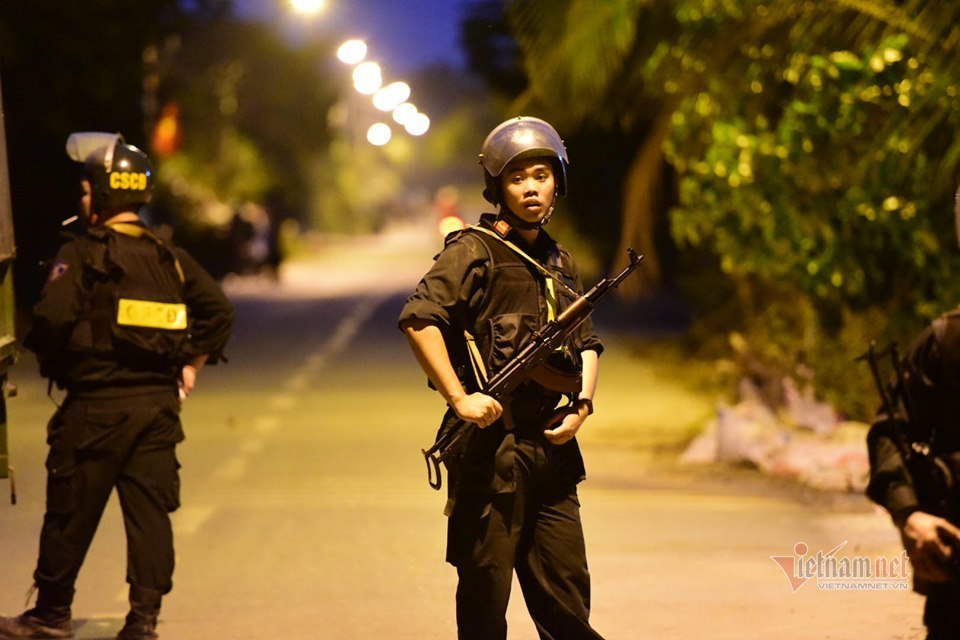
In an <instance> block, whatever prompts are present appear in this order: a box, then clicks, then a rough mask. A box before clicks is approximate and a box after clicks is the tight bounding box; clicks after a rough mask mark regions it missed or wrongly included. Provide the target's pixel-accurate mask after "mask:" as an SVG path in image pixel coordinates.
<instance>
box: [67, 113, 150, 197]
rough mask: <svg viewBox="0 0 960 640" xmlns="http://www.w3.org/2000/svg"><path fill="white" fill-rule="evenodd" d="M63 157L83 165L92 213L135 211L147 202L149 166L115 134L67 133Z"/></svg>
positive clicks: (131, 146)
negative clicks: (118, 210)
mask: <svg viewBox="0 0 960 640" xmlns="http://www.w3.org/2000/svg"><path fill="white" fill-rule="evenodd" d="M67 155H68V156H70V159H71V160H73V161H74V162H82V163H83V172H84V177H85V178H86V179H87V180H89V181H90V191H91V198H92V204H93V209H94V210H95V211H103V210H104V209H113V210H116V209H124V208H136V207H138V206H140V205H144V204H146V203H147V202H149V201H150V198H151V196H152V195H153V187H154V181H155V174H154V169H153V163H152V162H150V158H149V157H147V154H145V153H144V152H143V151H141V150H140V149H138V148H137V147H135V146H133V145H130V144H126V143H125V142H124V140H123V136H122V135H120V134H119V133H103V132H99V131H84V132H80V133H74V134H71V135H70V137H69V138H68V139H67Z"/></svg>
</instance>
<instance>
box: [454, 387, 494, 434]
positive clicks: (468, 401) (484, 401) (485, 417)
mask: <svg viewBox="0 0 960 640" xmlns="http://www.w3.org/2000/svg"><path fill="white" fill-rule="evenodd" d="M450 406H451V407H452V408H453V410H454V411H455V412H456V414H457V417H459V418H460V419H461V420H463V421H465V422H473V423H474V424H476V425H477V426H478V427H480V428H481V429H483V428H484V427H489V426H490V425H491V424H493V423H494V422H496V421H497V420H498V419H499V418H500V416H501V415H502V414H503V407H502V406H501V405H500V403H499V402H497V401H496V400H495V399H494V398H492V397H491V396H488V395H486V394H483V393H471V394H468V395H464V396H460V397H459V398H457V399H456V400H452V401H451V403H450Z"/></svg>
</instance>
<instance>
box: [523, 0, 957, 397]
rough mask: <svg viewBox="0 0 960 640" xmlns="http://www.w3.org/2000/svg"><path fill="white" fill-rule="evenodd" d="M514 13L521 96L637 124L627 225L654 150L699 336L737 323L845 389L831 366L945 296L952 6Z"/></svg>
mask: <svg viewBox="0 0 960 640" xmlns="http://www.w3.org/2000/svg"><path fill="white" fill-rule="evenodd" d="M510 16H511V24H512V25H513V28H514V32H515V33H516V35H517V38H518V41H519V42H520V45H521V49H522V50H523V52H524V54H525V58H524V60H525V67H526V69H527V74H528V77H529V79H530V88H529V90H528V92H527V94H526V95H525V96H524V97H523V98H522V100H523V103H525V104H532V105H539V106H540V107H541V108H544V109H549V110H550V112H551V113H553V114H555V115H556V117H558V118H559V119H561V121H562V122H564V123H565V124H567V125H569V126H582V125H583V124H584V123H586V122H590V121H594V122H596V121H600V122H602V123H605V124H606V125H607V126H626V127H633V128H636V129H640V130H646V131H648V132H649V134H648V136H647V141H648V142H647V145H646V147H645V146H641V147H640V148H639V149H637V155H636V158H637V159H636V160H635V163H634V164H635V168H636V171H631V172H630V174H628V182H629V181H630V180H633V181H634V182H635V185H639V186H638V187H637V186H635V188H633V189H630V188H627V189H626V193H627V199H626V200H625V203H624V211H625V216H624V223H625V224H624V231H625V232H624V235H625V236H627V235H631V234H632V235H636V233H637V230H639V231H640V232H641V233H643V232H649V229H650V228H651V226H652V225H651V223H650V218H652V217H654V216H655V214H656V211H655V210H654V208H655V207H654V206H653V205H650V204H645V205H643V206H640V207H636V206H634V209H633V210H631V204H632V203H633V204H635V203H636V201H637V200H638V199H640V198H642V197H643V194H644V193H646V192H648V191H649V190H651V189H656V188H657V182H659V181H660V180H661V179H662V178H659V177H657V176H656V175H655V174H656V169H657V167H658V164H657V162H656V161H654V160H651V159H650V158H651V154H650V148H649V147H650V146H653V148H654V149H655V150H656V151H659V152H662V157H663V158H665V159H666V161H667V162H668V164H669V170H670V171H671V172H673V173H674V174H675V175H676V179H677V184H678V185H679V186H678V192H677V193H676V200H677V205H676V206H675V207H673V208H672V209H671V211H670V227H671V232H672V237H673V239H674V241H675V242H676V243H677V244H678V245H679V246H680V247H681V248H684V252H685V255H686V262H685V265H686V268H688V269H690V270H691V271H690V273H689V274H687V275H688V276H689V277H686V280H687V281H688V282H691V283H693V284H692V286H691V288H690V289H689V290H690V293H691V296H692V297H693V299H694V301H695V303H696V301H699V302H700V303H701V304H700V306H699V307H698V308H699V310H700V311H701V313H702V316H701V317H702V319H703V320H704V321H703V322H702V323H701V325H702V326H704V327H705V328H706V329H707V330H708V331H707V332H708V333H709V332H711V331H713V332H715V331H716V330H717V329H727V330H729V329H734V328H736V329H741V330H746V331H747V332H748V333H749V334H750V335H751V336H753V337H756V338H757V340H755V341H754V343H755V345H762V346H756V347H755V348H757V349H758V350H760V351H764V352H765V353H764V354H763V355H764V356H765V357H766V358H767V359H769V360H773V361H775V363H776V364H778V365H779V366H780V367H781V368H783V369H789V368H790V367H791V366H793V364H794V363H796V361H797V360H798V359H801V358H804V359H807V360H809V361H812V362H813V363H814V364H815V365H816V366H815V368H816V369H817V370H818V375H820V382H821V386H823V387H829V388H831V389H833V390H834V391H836V392H837V393H839V394H841V395H843V393H844V392H845V390H848V389H850V387H851V384H850V382H849V378H850V376H849V375H848V374H849V367H845V366H841V365H840V364H837V363H838V361H839V360H843V361H844V362H846V359H847V358H848V356H850V355H851V354H852V353H853V352H854V351H855V350H857V349H862V348H863V347H864V346H865V342H866V340H867V339H868V338H870V337H879V334H880V333H882V332H885V331H888V332H890V333H891V334H893V335H896V336H897V337H903V335H906V333H908V332H909V331H910V330H913V329H915V328H916V327H917V326H918V325H919V323H920V322H921V321H924V320H926V319H929V318H930V317H931V316H933V315H935V314H936V313H938V312H940V311H942V310H944V309H946V308H949V307H951V306H954V305H955V304H956V303H957V300H958V294H960V283H958V282H957V278H956V277H955V276H956V274H957V271H958V267H960V259H958V251H957V245H956V237H955V233H954V221H953V218H952V215H951V212H952V209H953V206H952V204H953V203H952V197H953V192H954V189H955V187H956V182H957V178H958V173H960V136H957V135H956V131H958V125H960V81H958V79H960V27H958V25H960V4H958V3H954V2H947V1H945V0H900V1H896V2H895V1H893V0H832V1H828V2H825V1H820V2H815V1H812V0H802V1H793V0H610V1H609V2H604V3H594V2H589V1H588V0H550V1H547V0H525V1H523V2H514V3H512V4H511V8H510ZM654 155H659V154H654ZM644 158H646V160H644ZM651 175H653V176H654V178H653V179H651V178H650V176H651ZM638 220H639V222H637V221H638ZM631 221H633V227H632V228H631V227H629V223H630V222H631ZM631 240H632V238H631ZM824 372H826V373H824ZM844 374H847V375H846V379H844ZM846 402H847V403H848V404H856V401H854V400H851V399H849V398H847V399H846Z"/></svg>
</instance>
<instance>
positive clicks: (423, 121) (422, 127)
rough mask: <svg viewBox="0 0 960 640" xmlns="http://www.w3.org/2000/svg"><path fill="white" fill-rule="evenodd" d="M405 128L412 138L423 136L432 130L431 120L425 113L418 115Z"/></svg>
mask: <svg viewBox="0 0 960 640" xmlns="http://www.w3.org/2000/svg"><path fill="white" fill-rule="evenodd" d="M403 127H404V129H406V130H407V133H409V134H410V135H412V136H422V135H423V134H425V133H426V132H427V130H428V129H429V128H430V118H428V117H427V115H426V114H424V113H417V114H415V115H414V116H413V117H412V118H410V120H409V121H407V123H406V124H405V125H403Z"/></svg>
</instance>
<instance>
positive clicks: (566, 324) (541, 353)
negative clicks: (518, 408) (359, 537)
mask: <svg viewBox="0 0 960 640" xmlns="http://www.w3.org/2000/svg"><path fill="white" fill-rule="evenodd" d="M627 254H628V255H629V257H630V264H628V265H627V266H626V267H624V269H623V271H621V272H620V273H618V274H617V275H616V276H614V277H613V278H612V279H610V278H604V279H603V280H601V281H600V282H598V283H597V284H596V285H594V287H593V288H592V289H590V291H588V292H587V293H585V294H583V295H582V296H580V297H579V298H577V299H576V300H575V301H574V302H573V303H572V304H571V305H570V306H569V307H567V308H566V309H565V310H564V311H563V313H561V314H560V315H559V316H557V318H556V319H555V320H551V321H550V322H548V323H547V324H545V325H544V326H543V327H542V328H541V329H540V330H539V331H537V332H535V333H534V334H533V336H532V337H531V339H530V341H529V342H528V343H527V344H526V346H525V347H524V348H523V349H521V350H520V352H519V353H518V354H517V355H515V356H514V357H513V358H511V359H510V361H509V362H507V364H505V365H504V366H503V368H502V369H501V370H500V371H498V372H497V373H496V375H494V376H493V377H491V378H490V380H489V381H487V384H486V387H485V388H484V389H483V390H482V393H484V394H486V395H488V396H491V397H493V398H494V399H496V400H497V401H498V402H501V403H502V402H504V401H505V400H506V399H507V398H508V397H509V396H510V394H511V393H513V391H514V389H516V388H517V386H518V385H519V384H520V383H521V382H523V381H524V380H526V379H527V378H529V377H530V375H531V374H532V373H533V372H534V370H535V369H537V368H538V367H539V366H540V365H542V364H543V363H544V362H545V361H546V360H547V358H548V357H549V356H550V354H551V353H553V352H554V351H555V350H556V349H557V348H558V347H559V346H560V345H562V344H563V342H564V340H566V339H567V338H568V337H569V336H570V334H572V333H573V332H574V330H576V328H577V327H579V326H580V324H581V323H583V321H584V320H586V319H587V318H588V317H590V314H591V313H593V310H594V309H595V308H596V306H597V304H599V302H600V301H601V300H603V298H605V297H606V296H607V294H609V293H610V292H611V291H613V290H614V289H615V288H617V287H618V286H619V285H620V283H621V282H623V281H624V279H626V277H627V276H629V275H630V274H631V273H633V271H634V269H636V268H637V267H639V266H640V263H641V262H642V261H643V256H639V255H637V252H636V251H634V250H633V249H627ZM475 427H476V425H475V424H474V423H472V422H466V421H463V420H460V421H459V422H458V423H457V424H456V425H455V426H453V427H452V428H450V429H447V430H446V431H444V432H443V433H441V434H440V435H438V436H437V440H436V442H434V443H433V446H432V447H430V448H429V449H421V450H420V452H421V453H422V454H423V457H424V460H425V461H426V463H427V483H428V484H429V485H430V486H431V487H433V488H434V489H437V490H439V489H440V487H441V486H443V478H442V476H441V472H440V463H441V462H443V461H444V460H445V459H446V458H447V456H448V455H449V454H450V451H451V450H452V448H453V446H454V445H456V444H457V443H458V442H459V441H460V440H461V439H462V438H463V437H464V436H465V435H466V434H467V433H469V432H470V431H471V430H472V429H473V428H475Z"/></svg>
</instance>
